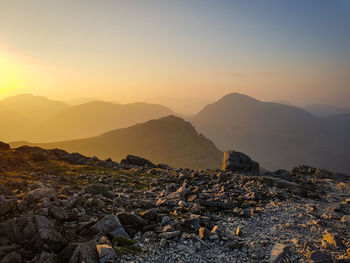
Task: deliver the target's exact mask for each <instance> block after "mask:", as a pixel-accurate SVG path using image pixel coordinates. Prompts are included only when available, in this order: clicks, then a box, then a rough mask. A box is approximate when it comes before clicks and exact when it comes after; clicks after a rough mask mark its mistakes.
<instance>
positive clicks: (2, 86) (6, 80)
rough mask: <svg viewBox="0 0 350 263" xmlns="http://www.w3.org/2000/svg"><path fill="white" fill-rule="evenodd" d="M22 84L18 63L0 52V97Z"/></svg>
mask: <svg viewBox="0 0 350 263" xmlns="http://www.w3.org/2000/svg"><path fill="white" fill-rule="evenodd" d="M22 85H23V72H22V69H21V67H20V66H19V65H18V63H16V62H15V60H14V59H11V58H10V57H9V56H5V55H3V54H1V53H0V97H4V96H6V95H7V94H9V93H11V92H14V91H15V90H16V89H19V88H21V87H22Z"/></svg>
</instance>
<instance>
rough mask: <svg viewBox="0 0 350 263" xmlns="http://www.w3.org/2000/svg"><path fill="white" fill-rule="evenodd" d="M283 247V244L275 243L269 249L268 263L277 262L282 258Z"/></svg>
mask: <svg viewBox="0 0 350 263" xmlns="http://www.w3.org/2000/svg"><path fill="white" fill-rule="evenodd" d="M285 247H286V246H285V245H283V244H280V243H275V244H274V245H273V247H272V249H271V255H270V259H269V262H271V263H275V262H278V260H279V259H280V258H281V257H282V255H283V253H284V250H285Z"/></svg>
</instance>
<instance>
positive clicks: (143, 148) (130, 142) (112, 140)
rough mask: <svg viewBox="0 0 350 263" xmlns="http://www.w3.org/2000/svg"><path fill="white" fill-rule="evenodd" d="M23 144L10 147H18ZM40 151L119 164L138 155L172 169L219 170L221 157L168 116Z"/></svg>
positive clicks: (47, 145)
mask: <svg viewBox="0 0 350 263" xmlns="http://www.w3.org/2000/svg"><path fill="white" fill-rule="evenodd" d="M23 144H26V143H17V144H12V146H19V145H23ZM31 145H37V146H40V147H43V148H49V149H50V148H61V149H64V150H66V151H69V152H80V153H82V154H85V155H89V156H93V155H96V156H98V157H99V158H109V157H111V158H113V159H114V160H120V159H122V158H123V157H125V156H126V155H127V154H133V155H139V156H143V157H146V158H147V159H150V160H151V161H152V162H155V163H166V164H169V165H171V166H174V167H189V168H219V167H220V164H221V160H222V156H223V153H222V152H221V151H219V150H218V149H217V148H216V147H215V145H214V144H213V143H212V142H211V141H209V140H208V139H206V138H205V137H204V136H203V135H200V134H198V133H197V132H196V130H195V129H194V128H193V126H192V125H191V124H190V123H189V122H186V121H184V120H183V119H181V118H178V117H175V116H168V117H165V118H161V119H158V120H151V121H148V122H146V123H142V124H137V125H134V126H132V127H129V128H124V129H118V130H114V131H111V132H107V133H105V134H103V135H101V136H97V137H92V138H87V139H80V140H72V141H63V142H55V143H44V144H40V143H36V144H31Z"/></svg>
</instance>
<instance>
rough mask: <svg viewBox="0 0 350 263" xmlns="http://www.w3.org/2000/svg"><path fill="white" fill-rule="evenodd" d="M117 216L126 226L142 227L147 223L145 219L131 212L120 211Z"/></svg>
mask: <svg viewBox="0 0 350 263" xmlns="http://www.w3.org/2000/svg"><path fill="white" fill-rule="evenodd" d="M117 216H118V219H119V220H120V222H121V223H122V225H123V226H125V227H129V228H130V227H132V228H136V229H140V228H142V227H144V226H145V225H147V222H146V221H145V220H144V219H142V218H141V217H139V216H137V215H134V214H131V213H119V214H118V215H117Z"/></svg>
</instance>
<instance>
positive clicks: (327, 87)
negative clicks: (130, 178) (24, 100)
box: [0, 0, 350, 106]
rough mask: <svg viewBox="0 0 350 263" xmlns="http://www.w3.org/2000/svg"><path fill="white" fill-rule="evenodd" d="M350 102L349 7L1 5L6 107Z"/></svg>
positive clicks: (333, 0) (83, 1) (43, 1)
mask: <svg viewBox="0 0 350 263" xmlns="http://www.w3.org/2000/svg"><path fill="white" fill-rule="evenodd" d="M28 92H29V93H33V94H36V95H43V96H48V97H50V98H54V99H70V98H78V97H98V98H101V99H115V100H117V101H120V102H131V101H142V100H144V99H148V98H152V97H177V98H184V97H198V98H201V99H205V100H213V101H214V100H216V99H218V98H219V97H221V96H223V95H225V94H227V93H230V92H241V93H245V94H247V95H250V96H253V97H256V98H258V99H262V100H288V101H290V102H292V103H296V104H300V105H303V104H304V105H305V104H308V103H316V102H317V103H327V104H336V105H340V106H348V105H349V104H350V103H349V102H350V1H348V0H327V1H323V0H310V1H305V0H289V1H280V0H269V1H267V0H256V1H253V0H252V1H247V0H242V1H233V0H232V1H229V0H227V1H224V0H218V1H212V0H210V1H209V0H208V1H207V0H197V1H195V0H177V1H167V0H159V1H145V0H142V1H133V0H125V1H112V0H99V1H97V0H94V1H91V0H60V1H50V0H40V1H39V0H21V1H19V0H0V99H2V98H4V97H7V96H10V95H15V94H19V93H28Z"/></svg>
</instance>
